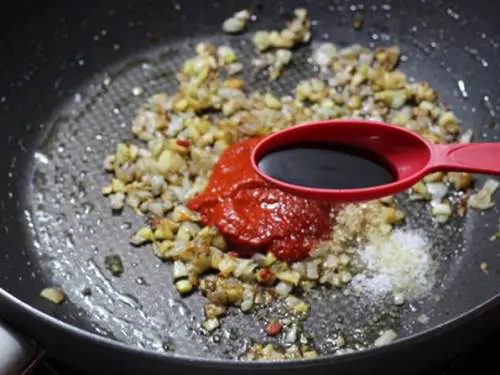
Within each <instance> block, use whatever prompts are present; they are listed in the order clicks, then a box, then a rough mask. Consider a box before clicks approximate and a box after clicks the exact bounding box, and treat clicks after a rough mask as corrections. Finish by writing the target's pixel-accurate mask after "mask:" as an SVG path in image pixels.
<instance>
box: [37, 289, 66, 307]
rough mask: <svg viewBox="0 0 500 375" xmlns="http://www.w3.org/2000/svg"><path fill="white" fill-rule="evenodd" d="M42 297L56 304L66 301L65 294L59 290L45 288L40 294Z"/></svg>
mask: <svg viewBox="0 0 500 375" xmlns="http://www.w3.org/2000/svg"><path fill="white" fill-rule="evenodd" d="M40 296H41V297H43V298H45V299H46V300H47V301H50V302H52V303H55V304H60V303H62V302H63V301H64V293H63V292H61V291H60V290H59V289H57V288H50V287H49V288H45V289H43V290H42V291H41V292H40Z"/></svg>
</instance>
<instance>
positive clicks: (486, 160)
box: [429, 142, 500, 175]
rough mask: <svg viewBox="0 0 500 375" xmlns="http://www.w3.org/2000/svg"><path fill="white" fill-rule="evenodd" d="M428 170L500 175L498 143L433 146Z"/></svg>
mask: <svg viewBox="0 0 500 375" xmlns="http://www.w3.org/2000/svg"><path fill="white" fill-rule="evenodd" d="M432 148H433V158H432V161H431V163H430V165H429V167H430V169H433V170H443V171H457V172H473V173H482V174H495V175H500V142H498V143H469V144H451V145H433V146H432Z"/></svg>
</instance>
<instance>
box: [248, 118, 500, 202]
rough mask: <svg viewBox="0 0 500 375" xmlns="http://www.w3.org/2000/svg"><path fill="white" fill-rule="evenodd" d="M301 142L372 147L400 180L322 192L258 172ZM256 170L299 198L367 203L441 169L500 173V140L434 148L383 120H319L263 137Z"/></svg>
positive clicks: (255, 160)
mask: <svg viewBox="0 0 500 375" xmlns="http://www.w3.org/2000/svg"><path fill="white" fill-rule="evenodd" d="M299 142H301V143H304V142H335V143H343V144H346V145H350V146H355V147H358V148H364V149H369V150H371V151H372V152H375V153H377V154H378V155H379V156H380V157H381V158H382V159H383V160H385V161H386V163H387V164H388V166H389V167H390V168H391V169H392V172H393V174H394V177H395V180H394V181H393V182H391V183H388V184H384V185H378V186H372V187H368V188H362V189H322V188H321V189H320V188H311V187H307V186H301V185H293V184H290V183H287V182H283V181H280V180H277V179H275V178H272V177H270V176H268V175H266V174H264V173H263V172H262V171H261V170H260V169H259V167H258V164H259V161H260V160H261V159H262V158H263V157H264V155H266V154H268V153H270V152H272V151H274V150H277V149H280V148H283V147H285V146H290V145H293V144H294V143H299ZM252 166H253V168H254V169H255V170H256V171H257V173H258V174H259V175H260V176H261V177H262V178H264V179H265V180H266V181H268V182H269V183H270V184H271V185H274V186H276V187H277V188H280V189H282V190H284V191H288V192H290V193H292V194H295V195H298V196H302V197H305V198H311V199H319V200H326V201H336V202H356V201H368V200H372V199H377V198H382V197H385V196H388V195H392V194H395V193H398V192H401V191H403V190H405V189H407V188H409V187H411V186H412V185H414V184H415V183H417V182H418V181H420V180H421V179H422V178H423V177H424V176H425V175H427V174H429V173H432V172H436V171H456V172H475V173H483V174H495V175H500V142H498V143H470V144H433V143H430V142H428V141H427V140H425V139H424V138H422V137H421V136H420V135H418V134H417V133H415V132H413V131H411V130H408V129H406V128H403V127H399V126H395V125H389V124H385V123H381V122H375V121H363V120H331V121H318V122H313V123H308V124H303V125H297V126H294V127H291V128H287V129H285V130H282V131H280V132H277V133H274V134H271V135H270V136H268V137H266V138H264V139H263V140H262V141H260V142H259V143H258V144H257V146H256V147H255V149H254V151H253V153H252Z"/></svg>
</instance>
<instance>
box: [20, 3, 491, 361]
mask: <svg viewBox="0 0 500 375" xmlns="http://www.w3.org/2000/svg"><path fill="white" fill-rule="evenodd" d="M384 12H386V10H382V9H377V11H376V15H375V16H374V17H381V18H382V19H383V18H385V17H386V16H385V13H384ZM374 13H375V11H374ZM379 13H380V14H379ZM318 27H319V28H320V29H321V28H322V29H329V28H330V29H331V25H322V26H321V25H320V26H318ZM428 27H429V29H432V27H431V25H429V26H428ZM377 30H378V31H377ZM436 30H439V27H436ZM337 31H339V34H338V35H343V36H345V38H344V37H343V38H342V40H338V38H337V34H335V33H334V32H330V33H329V34H328V35H327V34H323V33H321V32H320V33H316V40H320V39H323V38H325V39H328V40H331V41H333V42H335V43H337V42H340V43H342V44H348V43H352V42H353V41H354V40H356V41H359V42H361V43H364V44H365V45H368V44H369V43H373V44H375V45H380V44H389V43H396V44H398V45H400V46H401V47H402V49H403V52H404V54H405V55H406V56H408V61H405V62H404V63H403V64H402V66H401V69H402V70H403V71H404V72H406V73H408V74H409V75H410V76H413V77H415V78H416V79H418V80H428V81H429V82H430V84H431V86H433V87H434V88H436V89H437V90H438V92H439V93H440V94H441V95H442V98H443V99H444V100H445V101H447V102H448V103H450V105H451V107H452V109H453V110H454V111H455V112H456V113H457V114H458V115H459V116H460V117H461V118H462V119H463V120H469V123H472V122H471V120H472V119H475V122H474V124H477V125H476V129H477V131H478V132H479V133H481V134H482V133H484V136H485V137H486V138H489V139H494V138H493V135H494V134H495V129H491V128H483V127H482V126H483V124H484V123H485V121H483V120H485V119H486V118H488V116H489V114H488V113H489V111H488V109H487V108H485V107H483V108H477V109H476V110H475V111H474V112H471V108H472V104H470V102H469V101H468V98H465V97H464V94H463V92H460V89H458V90H457V87H459V86H460V84H459V86H457V80H456V76H455V75H453V74H452V73H449V72H448V71H447V70H448V69H447V65H446V58H447V57H448V54H451V53H452V52H453V53H454V52H455V47H451V46H448V47H449V51H445V50H444V49H443V51H432V50H431V52H428V51H427V49H428V48H431V47H429V46H427V45H426V46H425V48H424V47H422V45H421V43H422V42H421V41H420V40H419V36H418V35H413V34H412V32H411V30H410V31H405V33H402V34H400V35H399V36H398V37H397V38H394V39H393V38H392V36H391V34H389V33H386V32H383V31H382V32H381V31H380V29H377V28H374V29H367V30H365V31H363V34H360V35H358V34H353V33H352V32H351V31H350V27H349V26H348V25H339V26H338V30H337ZM429 32H430V31H429ZM249 35H250V34H249ZM249 35H245V36H242V37H229V36H219V35H205V36H203V37H201V38H196V39H193V38H190V39H185V40H179V41H177V42H176V43H173V44H172V43H170V44H168V45H159V46H157V47H155V48H153V49H149V50H146V51H141V52H140V53H139V54H135V55H132V56H130V57H129V58H128V59H127V60H126V61H124V62H120V63H119V64H116V65H113V66H109V67H107V68H106V69H104V70H102V71H100V72H99V73H98V74H97V75H96V76H95V77H94V78H93V79H91V80H89V81H88V82H87V83H85V84H84V85H82V86H80V88H79V89H77V90H76V91H75V92H74V93H73V95H72V97H70V98H68V100H67V101H66V102H65V104H64V105H62V106H61V107H60V108H59V109H58V110H57V111H56V113H55V114H54V115H53V116H52V117H51V119H50V121H47V126H46V128H48V129H50V130H49V131H48V132H45V134H44V136H43V139H41V140H40V142H39V144H38V145H37V147H36V148H35V149H33V150H30V151H32V152H31V155H32V171H33V172H32V177H31V185H30V188H29V189H26V194H27V195H28V196H27V198H28V201H29V207H25V208H26V209H25V210H24V209H23V210H22V208H19V210H20V213H21V211H22V215H23V225H24V226H25V228H26V230H27V232H28V233H29V236H30V238H31V239H32V241H33V251H32V252H31V253H30V262H32V263H33V264H34V267H36V268H39V269H40V270H41V273H42V274H43V275H44V278H45V283H46V284H47V285H57V286H59V287H60V288H61V289H62V290H63V291H64V292H65V294H66V295H67V302H65V305H64V306H61V307H54V306H51V305H50V304H48V303H45V302H43V301H41V302H39V303H38V307H39V308H41V309H43V310H45V311H50V313H51V314H53V315H55V316H56V317H58V318H60V319H62V320H65V321H68V322H70V323H72V324H75V325H78V326H83V327H84V328H85V329H88V330H91V331H94V332H97V333H99V334H101V335H105V336H109V337H112V338H114V339H116V340H119V341H123V342H126V343H129V344H130V345H137V346H140V347H143V348H146V349H150V350H155V351H162V352H163V351H168V352H171V353H174V354H177V355H186V356H197V357H207V358H230V359H234V358H237V357H238V356H239V355H240V354H241V353H242V352H243V351H245V349H246V348H247V347H248V346H249V345H250V344H251V343H252V342H254V341H259V342H268V341H273V340H270V339H269V338H268V337H266V336H265V334H264V333H263V332H262V329H261V327H262V324H263V321H264V320H263V318H264V317H266V316H270V315H271V316H272V315H273V314H278V313H279V312H278V311H273V310H267V311H261V312H258V313H257V314H256V315H245V314H242V313H240V312H239V311H236V310H231V312H230V314H229V316H228V317H227V318H225V319H224V320H223V325H222V327H221V328H220V329H219V330H218V331H217V332H216V333H215V334H214V335H212V336H206V335H203V334H201V333H200V332H201V329H200V326H199V322H201V321H202V320H203V308H202V307H203V304H204V302H205V300H204V298H203V297H201V296H199V294H197V293H195V294H193V295H191V296H189V297H187V298H180V297H179V296H178V294H177V292H176V291H175V289H174V288H173V284H172V280H171V265H170V264H167V263H162V262H161V261H160V260H159V259H157V258H156V257H155V256H154V255H153V254H152V252H151V251H150V248H149V247H148V246H145V247H143V248H135V247H132V246H131V245H129V243H128V237H129V236H130V235H131V234H132V233H133V232H134V229H135V228H137V227H139V226H140V225H141V224H142V219H140V218H138V217H137V216H136V215H135V214H134V213H132V212H131V211H130V210H125V211H124V212H123V213H122V214H121V215H113V214H112V212H111V210H110V209H109V206H108V204H107V202H106V201H105V198H103V197H102V195H101V192H100V190H101V187H102V186H104V185H105V184H106V183H107V181H108V178H109V177H108V176H106V174H105V172H104V171H103V168H102V161H103V159H104V157H105V155H106V154H108V153H109V152H110V150H113V147H114V145H115V144H116V143H117V142H119V141H123V140H131V139H132V137H131V135H132V134H131V132H130V122H131V119H132V117H133V115H134V112H135V110H136V109H137V108H138V106H139V105H140V104H141V103H143V102H144V101H145V99H146V97H147V96H148V95H151V94H154V93H156V92H158V91H166V92H170V93H172V92H175V91H176V85H177V82H176V78H175V72H176V71H177V70H178V69H179V67H180V66H181V64H182V62H183V60H184V59H185V58H187V57H189V56H191V55H192V54H193V49H194V46H195V45H196V43H197V41H198V40H199V41H210V42H212V43H214V44H216V45H220V44H229V45H231V46H232V47H233V48H235V49H236V50H237V51H238V55H239V56H241V61H244V62H249V61H250V60H251V58H252V57H253V56H254V53H253V52H252V48H251V42H250V39H249ZM438 36H439V33H438V32H437V31H436V38H437V37H438ZM380 38H382V39H383V40H382V41H380ZM431 39H432V38H429V39H428V41H430V40H431ZM429 43H430V42H429ZM443 43H444V42H443ZM314 45H315V44H314V43H313V45H312V46H306V47H301V48H300V50H298V51H297V52H295V53H294V59H293V63H292V65H291V66H290V67H289V68H288V69H287V70H286V72H285V74H284V76H283V77H282V78H281V79H280V80H278V81H277V82H273V83H269V82H267V80H266V79H265V78H254V77H252V76H251V75H248V76H247V77H246V80H247V82H248V83H249V86H248V87H249V89H252V90H254V89H257V90H261V91H265V90H271V91H273V92H276V93H279V94H284V93H291V92H292V89H293V87H294V86H295V85H296V84H297V82H298V81H299V80H301V79H304V78H308V77H310V76H312V74H313V72H312V70H311V68H310V65H309V63H308V62H307V59H308V58H309V56H310V55H311V51H312V48H314ZM460 56H462V55H460ZM461 58H464V59H466V61H465V62H464V63H463V67H462V68H463V69H464V71H467V69H466V68H468V67H471V68H470V69H471V70H472V71H479V70H478V69H479V67H480V64H478V61H477V59H476V58H471V57H470V56H469V57H467V56H465V55H464V57H461ZM497 61H500V60H497ZM491 63H492V64H493V63H494V62H493V61H492V62H491ZM495 63H496V62H495ZM84 64H85V61H84V57H82V65H84ZM443 64H444V65H443ZM441 65H443V66H441ZM481 69H482V68H481ZM467 83H469V81H467ZM470 84H471V85H474V83H473V81H470ZM138 87H139V88H140V89H141V92H142V93H141V94H140V95H134V94H133V92H134V91H135V92H137V90H134V88H138ZM454 91H455V92H454ZM473 91H474V89H473V88H471V90H470V92H469V94H468V95H469V96H472V95H474V94H477V93H476V92H473ZM478 119H481V121H477V120H478ZM482 181H484V178H479V180H478V184H481V183H482ZM399 198H400V199H401V203H402V205H403V207H404V208H405V212H406V214H407V218H408V219H407V224H406V225H407V226H408V227H410V228H414V229H422V230H423V231H424V232H425V233H426V235H427V236H429V238H430V239H431V240H432V242H433V255H434V256H435V257H436V259H437V260H438V263H439V270H438V280H439V282H438V283H437V285H436V287H435V290H434V291H433V293H432V295H431V296H429V298H425V299H423V300H422V301H418V302H415V303H411V304H406V305H405V306H404V307H396V306H394V305H393V304H392V302H391V301H387V303H384V304H374V303H371V302H370V301H368V300H366V299H363V298H362V299H358V298H354V297H351V296H346V295H344V294H343V292H339V291H333V290H332V289H329V288H326V289H319V290H315V291H313V292H312V293H311V294H310V295H309V296H308V297H306V299H307V298H308V299H310V300H314V302H313V304H312V306H313V307H312V312H311V315H310V318H309V319H308V321H307V322H306V330H307V331H308V332H310V333H311V334H313V335H314V336H315V338H316V339H315V345H316V346H317V348H318V349H319V350H320V351H321V352H322V353H323V354H327V353H333V352H335V347H334V345H333V343H334V341H335V337H336V334H337V333H339V332H341V333H342V334H343V335H344V336H346V337H347V338H348V340H354V341H359V342H363V341H364V340H365V339H366V338H367V336H366V335H365V332H364V328H365V327H366V326H369V327H370V328H369V330H368V337H370V335H371V336H373V335H377V334H378V331H379V330H380V329H383V328H392V329H394V330H395V331H397V332H399V333H400V336H407V335H410V334H413V333H417V332H420V331H422V330H425V329H428V328H430V327H433V326H435V325H437V324H440V323H442V322H445V321H447V320H449V319H452V318H453V317H455V316H457V315H458V314H460V313H463V312H465V311H467V310H468V309H470V308H472V307H474V306H475V305H477V304H479V303H481V302H483V301H485V300H486V299H488V298H490V297H492V296H493V295H495V293H496V291H497V288H496V286H497V285H498V275H497V274H498V272H497V270H499V269H500V261H499V260H498V259H499V258H498V257H497V256H496V255H497V253H496V250H495V249H494V248H495V245H494V243H491V242H489V241H488V238H489V237H490V236H491V235H492V234H493V233H494V232H495V231H496V223H497V222H498V214H497V212H496V209H494V210H490V211H488V212H486V213H479V212H477V211H470V212H468V213H467V215H466V216H465V217H464V218H457V219H454V220H453V221H452V222H450V223H447V224H444V225H442V224H437V223H435V222H433V221H432V220H431V216H430V214H429V210H428V206H427V205H426V204H424V203H419V202H409V201H407V200H406V199H405V195H404V194H402V195H401V197H399ZM497 202H498V200H497ZM110 254H120V256H121V258H122V260H123V262H124V267H125V272H124V274H123V275H122V276H121V277H120V278H116V277H112V276H111V275H110V274H109V272H108V271H106V269H105V268H104V258H105V256H106V255H110ZM484 261H487V262H488V264H489V272H488V273H487V274H486V273H485V272H483V271H482V270H481V269H480V264H481V263H482V262H484ZM41 287H42V286H40V289H41ZM89 291H90V295H89ZM422 314H425V315H427V316H428V317H429V318H430V321H429V323H428V324H420V323H416V319H417V317H419V316H421V315H422ZM374 318H375V319H374ZM374 320H376V323H374Z"/></svg>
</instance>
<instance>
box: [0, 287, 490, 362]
mask: <svg viewBox="0 0 500 375" xmlns="http://www.w3.org/2000/svg"><path fill="white" fill-rule="evenodd" d="M2 300H4V301H7V302H9V303H11V304H13V305H15V306H16V307H18V308H21V309H23V310H24V311H25V312H26V313H28V314H29V315H31V316H32V317H33V318H35V319H36V320H37V321H38V322H40V323H43V324H46V325H48V326H50V327H51V328H53V329H56V330H60V331H63V332H64V333H66V334H70V335H73V336H75V338H79V339H84V340H86V341H88V342H89V343H93V344H98V345H101V346H104V347H107V348H108V349H116V350H120V351H123V352H124V354H129V355H133V356H141V357H143V358H151V359H155V360H157V361H165V362H170V363H178V364H183V365H186V364H192V365H197V366H200V367H215V366H219V367H220V366H222V367H224V368H226V369H235V370H237V369H248V370H256V369H261V370H269V369H276V368H280V369H288V368H297V367H314V366H317V365H325V364H333V363H337V362H349V361H355V360H360V359H363V358H369V357H373V356H377V355H378V354H383V353H386V352H390V351H391V350H392V349H394V348H396V347H406V346H408V345H411V344H416V343H421V342H423V341H425V340H427V339H428V338H429V337H430V336H434V335H438V334H441V333H444V332H447V331H449V330H451V329H453V328H456V327H458V326H460V325H463V324H465V323H467V322H470V321H471V320H473V319H475V318H477V317H478V316H479V315H481V314H482V313H484V312H486V311H487V310H490V309H493V308H495V307H498V306H500V293H497V294H495V295H494V296H492V297H490V298H489V299H487V300H486V301H484V302H482V303H481V304H479V305H476V306H475V307H473V308H472V309H469V310H467V311H465V312H463V313H461V314H459V315H457V316H456V317H454V318H453V319H451V320H447V321H445V322H443V323H441V324H438V325H436V326H434V327H431V328H427V329H425V330H423V331H421V332H419V333H416V334H412V335H410V336H406V337H403V338H401V339H398V340H396V341H395V342H392V343H390V344H387V345H384V346H381V347H373V348H368V349H364V350H361V351H356V352H351V353H345V354H341V355H338V354H329V355H324V356H320V357H318V358H314V359H307V360H286V361H281V362H280V361H253V362H252V361H239V360H228V359H217V358H215V359H208V358H202V357H189V356H186V355H172V354H169V353H158V352H154V351H151V350H147V349H144V348H140V347H138V346H133V345H129V344H126V343H123V342H120V341H117V340H113V339H111V338H108V337H104V336H101V335H98V334H97V333H93V332H90V331H87V330H84V329H82V328H79V327H76V326H74V325H72V324H69V323H67V322H64V321H63V320H60V319H57V318H55V317H53V316H51V315H49V314H47V313H45V312H43V311H41V310H39V309H37V308H35V307H33V306H31V305H30V304H28V303H26V302H24V301H22V300H20V299H19V298H17V297H15V296H14V295H12V294H11V293H9V292H7V291H6V290H5V289H4V288H2V287H0V302H1V301H2ZM56 357H57V355H56Z"/></svg>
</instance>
